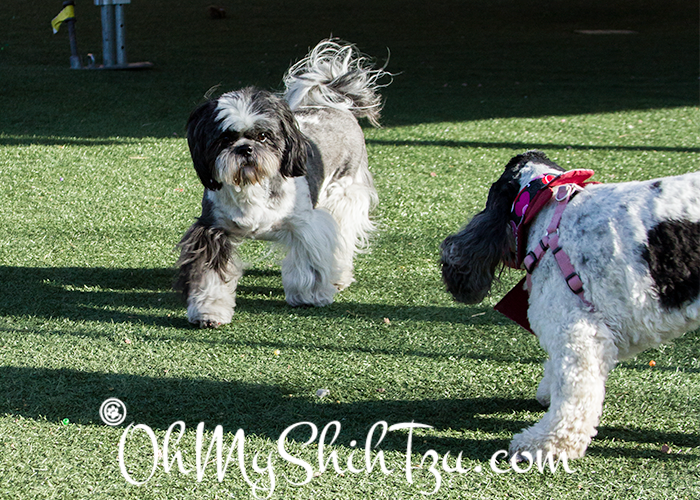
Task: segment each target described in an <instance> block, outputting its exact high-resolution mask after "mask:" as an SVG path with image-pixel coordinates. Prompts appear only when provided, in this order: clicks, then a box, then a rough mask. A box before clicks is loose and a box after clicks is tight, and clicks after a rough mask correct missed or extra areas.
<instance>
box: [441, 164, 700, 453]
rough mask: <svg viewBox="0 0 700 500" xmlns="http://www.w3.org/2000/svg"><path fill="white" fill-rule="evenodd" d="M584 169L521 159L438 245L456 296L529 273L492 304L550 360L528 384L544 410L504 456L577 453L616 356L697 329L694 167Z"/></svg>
mask: <svg viewBox="0 0 700 500" xmlns="http://www.w3.org/2000/svg"><path fill="white" fill-rule="evenodd" d="M591 175H593V171H591V170H570V171H566V172H565V171H564V170H563V169H561V168H560V167H559V166H557V165H556V164H555V163H553V162H552V161H550V160H549V159H548V158H547V157H546V156H545V155H544V154H543V153H541V152H539V151H529V152H527V153H524V154H521V155H518V156H516V157H515V158H513V159H512V160H511V161H510V162H509V163H508V165H507V166H506V168H505V172H504V173H503V175H501V177H500V178H499V179H498V180H497V181H496V182H495V183H494V184H493V185H492V186H491V189H490V191H489V195H488V201H487V202H486V208H485V209H484V210H482V211H481V212H479V213H478V214H476V215H475V216H474V218H473V219H472V220H471V222H469V224H467V226H466V227H465V228H464V229H462V230H461V231H460V232H459V233H458V234H455V235H452V236H449V237H448V238H447V239H445V241H444V242H443V244H442V272H443V278H444V281H445V283H446V285H447V289H448V291H450V292H451V293H452V295H453V296H454V297H455V299H456V300H458V301H460V302H465V303H477V302H480V301H481V300H482V299H483V298H484V297H485V296H486V294H487V293H488V291H489V289H490V287H491V282H492V281H493V279H494V274H495V273H496V271H497V269H498V267H499V266H500V265H503V264H505V265H508V266H511V267H515V268H521V266H522V268H524V269H525V270H526V271H527V279H526V280H524V281H525V282H526V284H525V290H523V282H521V283H520V284H519V285H518V286H517V287H516V288H514V289H513V290H512V291H511V292H510V293H509V294H508V295H506V297H505V298H504V299H503V301H501V303H499V305H497V306H496V308H497V309H498V310H501V311H502V312H504V313H506V314H508V315H509V316H511V317H512V318H514V319H519V320H520V322H521V324H523V325H524V326H525V327H526V328H529V329H531V331H532V332H534V333H535V334H536V335H537V337H538V339H539V342H540V345H541V346H542V348H543V349H544V350H545V351H546V352H547V354H548V355H549V359H548V360H547V361H546V362H545V364H544V377H543V379H542V381H541V382H540V384H539V388H538V389H537V400H538V401H539V402H540V403H542V404H543V405H545V406H546V405H549V410H548V411H547V413H546V414H545V415H544V417H543V418H542V420H540V421H539V422H538V423H536V424H535V425H533V426H532V427H530V428H528V429H524V430H523V431H522V432H521V433H520V434H517V435H516V436H515V437H514V438H513V440H512V442H511V444H510V451H511V453H512V454H513V455H516V454H518V453H521V454H522V453H525V452H528V453H530V454H531V455H532V456H534V455H535V453H536V452H537V451H538V450H541V451H542V452H553V453H554V454H563V453H565V454H566V456H567V457H568V458H577V457H581V456H583V455H584V453H585V451H586V449H587V447H588V445H589V443H590V441H591V438H592V437H593V436H595V435H596V432H597V431H596V427H597V426H598V423H599V420H600V416H601V413H602V409H603V399H604V396H605V383H606V380H607V377H608V374H609V372H610V370H612V369H613V367H614V366H615V365H616V363H617V362H618V361H619V360H621V359H624V358H628V357H631V356H634V355H636V354H637V353H639V352H641V351H643V350H644V349H648V348H652V347H656V346H658V345H659V344H661V343H664V342H668V341H670V340H671V339H673V338H676V337H678V336H680V335H682V334H683V333H684V332H687V331H690V330H693V329H696V328H698V326H700V298H699V295H700V197H699V196H698V193H700V172H694V173H689V174H685V175H680V176H677V177H665V178H660V179H655V180H649V181H644V182H627V183H621V184H598V183H590V182H588V180H587V179H588V178H589V177H590V176H591ZM528 294H529V297H528ZM528 302H529V307H528ZM519 307H520V308H521V309H522V312H523V314H522V315H520V317H519V318H518V316H519V312H518V311H517V309H518V308H519ZM525 311H526V312H525ZM528 322H529V324H528Z"/></svg>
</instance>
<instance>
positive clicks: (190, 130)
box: [187, 100, 223, 191]
mask: <svg viewBox="0 0 700 500" xmlns="http://www.w3.org/2000/svg"><path fill="white" fill-rule="evenodd" d="M216 106H217V101H216V100H211V101H207V102H205V103H203V104H201V105H199V106H198V107H197V108H196V109H195V110H194V111H193V112H192V114H191V115H190V118H189V120H188V121H187V144H188V146H189V148H190V155H191V156H192V163H193V164H194V169H195V170H196V171H197V175H198V176H199V180H201V181H202V184H204V187H206V188H207V189H211V190H213V191H216V190H218V189H221V186H222V185H223V184H221V183H220V182H218V181H216V180H215V179H214V163H215V162H216V157H217V155H218V153H219V151H218V147H217V145H218V142H217V137H218V135H219V126H218V124H217V122H216V118H215V111H216Z"/></svg>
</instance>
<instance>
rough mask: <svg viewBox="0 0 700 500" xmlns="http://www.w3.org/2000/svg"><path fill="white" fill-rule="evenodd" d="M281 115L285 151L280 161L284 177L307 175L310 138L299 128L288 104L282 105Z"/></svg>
mask: <svg viewBox="0 0 700 500" xmlns="http://www.w3.org/2000/svg"><path fill="white" fill-rule="evenodd" d="M281 115H282V118H281V124H282V133H283V134H284V151H283V152H282V160H281V162H280V173H281V174H282V176H283V177H301V176H303V175H306V160H307V159H308V156H309V140H308V139H307V138H306V136H305V135H304V134H302V132H301V130H299V125H298V124H297V120H296V118H294V114H293V113H292V111H291V109H289V106H287V105H286V104H285V105H284V106H283V107H282V110H281Z"/></svg>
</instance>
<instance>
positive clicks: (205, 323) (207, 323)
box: [192, 319, 221, 328]
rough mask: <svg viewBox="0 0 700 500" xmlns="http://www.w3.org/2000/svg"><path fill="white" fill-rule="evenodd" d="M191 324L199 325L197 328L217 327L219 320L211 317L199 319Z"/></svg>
mask: <svg viewBox="0 0 700 500" xmlns="http://www.w3.org/2000/svg"><path fill="white" fill-rule="evenodd" d="M192 324H193V325H197V326H199V328H219V327H220V326H221V323H220V322H219V321H214V320H212V319H200V320H199V321H197V322H193V323H192Z"/></svg>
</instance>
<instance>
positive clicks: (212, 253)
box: [174, 222, 243, 328]
mask: <svg viewBox="0 0 700 500" xmlns="http://www.w3.org/2000/svg"><path fill="white" fill-rule="evenodd" d="M178 246H179V247H180V258H179V260H178V265H179V266H180V273H179V276H178V279H177V282H176V283H175V287H174V288H175V289H176V290H178V291H180V292H182V294H183V296H184V298H185V299H186V301H187V319H188V320H189V322H190V323H193V324H196V325H199V326H200V327H201V328H215V327H217V326H219V325H222V324H225V323H230V322H231V319H232V317H233V309H234V307H235V306H236V298H235V294H236V286H237V285H238V280H239V278H240V277H241V275H242V274H243V265H242V263H241V262H240V261H239V260H238V258H237V256H236V252H235V248H234V246H233V243H232V242H231V241H230V239H229V238H228V236H227V235H226V233H225V231H224V230H223V229H221V228H216V227H210V226H206V225H204V224H202V223H201V222H196V223H194V224H193V225H192V226H191V227H190V228H189V229H188V230H187V232H186V233H185V235H184V236H183V237H182V240H181V241H180V243H179V245H178Z"/></svg>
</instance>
